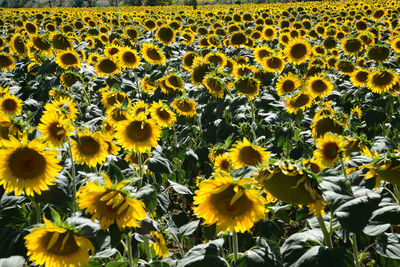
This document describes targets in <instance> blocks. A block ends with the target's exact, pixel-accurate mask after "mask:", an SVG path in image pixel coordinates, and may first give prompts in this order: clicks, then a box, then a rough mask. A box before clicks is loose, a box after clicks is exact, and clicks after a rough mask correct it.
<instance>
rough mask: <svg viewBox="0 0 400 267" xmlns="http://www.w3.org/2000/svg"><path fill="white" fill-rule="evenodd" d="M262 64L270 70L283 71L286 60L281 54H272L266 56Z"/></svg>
mask: <svg viewBox="0 0 400 267" xmlns="http://www.w3.org/2000/svg"><path fill="white" fill-rule="evenodd" d="M262 66H263V67H264V68H265V70H266V71H268V72H282V71H283V69H284V68H285V61H284V60H283V58H281V57H280V56H270V57H266V58H264V60H263V62H262Z"/></svg>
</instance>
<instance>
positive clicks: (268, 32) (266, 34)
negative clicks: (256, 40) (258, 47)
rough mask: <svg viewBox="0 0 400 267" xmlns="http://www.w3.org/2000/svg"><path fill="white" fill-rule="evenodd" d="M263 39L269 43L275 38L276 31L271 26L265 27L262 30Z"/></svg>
mask: <svg viewBox="0 0 400 267" xmlns="http://www.w3.org/2000/svg"><path fill="white" fill-rule="evenodd" d="M262 33H263V38H264V40H266V41H271V40H272V39H274V38H275V37H276V35H277V34H276V29H275V28H274V27H273V26H267V27H265V28H264V29H263V32H262Z"/></svg>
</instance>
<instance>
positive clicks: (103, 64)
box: [94, 57, 121, 76]
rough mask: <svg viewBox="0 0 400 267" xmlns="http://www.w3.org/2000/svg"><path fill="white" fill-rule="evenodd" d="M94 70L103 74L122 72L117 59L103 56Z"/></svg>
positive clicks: (110, 74)
mask: <svg viewBox="0 0 400 267" xmlns="http://www.w3.org/2000/svg"><path fill="white" fill-rule="evenodd" d="M94 70H95V71H96V73H97V74H98V75H101V76H113V75H115V74H118V73H120V72H121V66H120V65H119V63H118V61H117V60H116V59H112V58H107V57H101V58H99V59H98V61H97V64H96V66H95V67H94Z"/></svg>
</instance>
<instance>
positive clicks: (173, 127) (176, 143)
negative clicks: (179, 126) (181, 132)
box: [172, 123, 178, 146]
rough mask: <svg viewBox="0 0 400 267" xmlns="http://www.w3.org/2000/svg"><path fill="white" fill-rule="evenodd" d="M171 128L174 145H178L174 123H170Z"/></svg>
mask: <svg viewBox="0 0 400 267" xmlns="http://www.w3.org/2000/svg"><path fill="white" fill-rule="evenodd" d="M172 129H173V131H174V143H175V146H178V136H177V135H176V128H175V123H173V124H172Z"/></svg>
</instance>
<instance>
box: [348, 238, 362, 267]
mask: <svg viewBox="0 0 400 267" xmlns="http://www.w3.org/2000/svg"><path fill="white" fill-rule="evenodd" d="M350 242H351V245H352V246H353V257H354V263H355V266H356V267H360V262H359V261H358V248H357V236H356V234H353V235H352V236H351V240H350Z"/></svg>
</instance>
